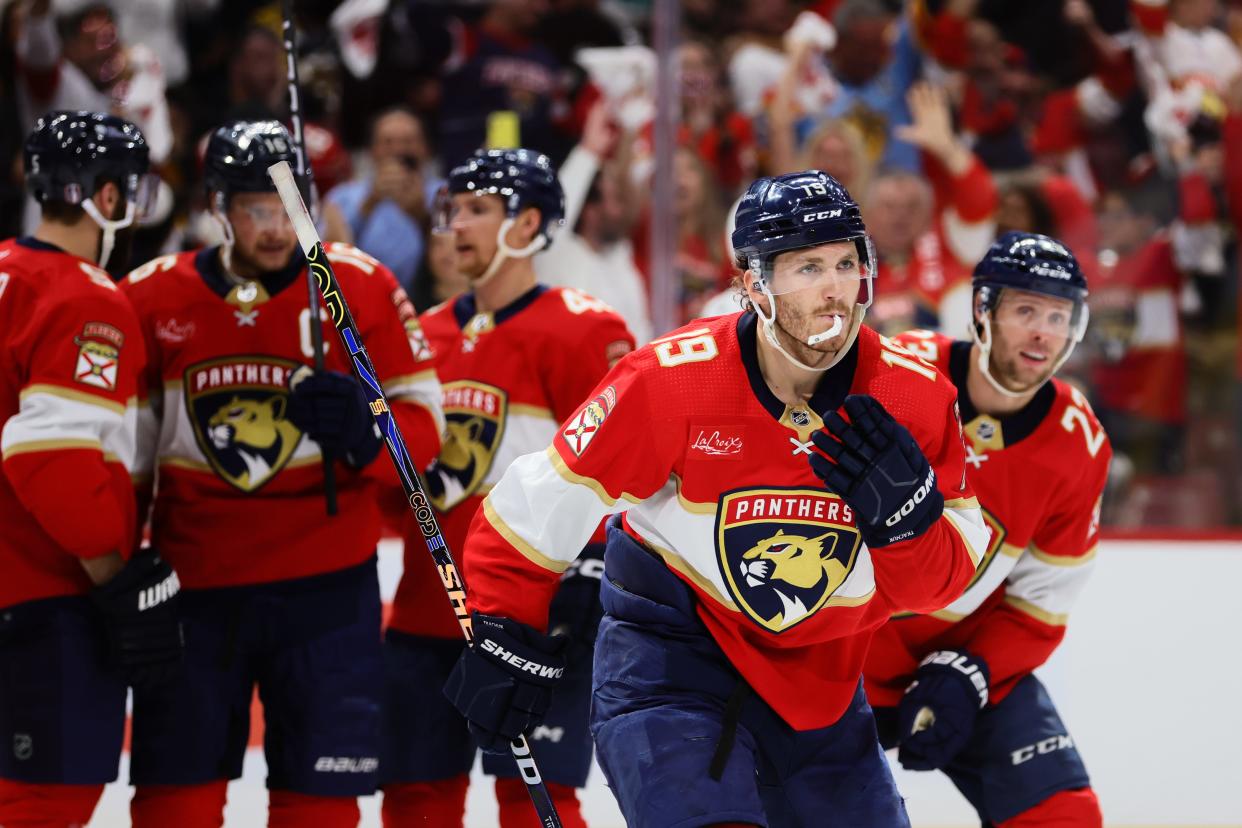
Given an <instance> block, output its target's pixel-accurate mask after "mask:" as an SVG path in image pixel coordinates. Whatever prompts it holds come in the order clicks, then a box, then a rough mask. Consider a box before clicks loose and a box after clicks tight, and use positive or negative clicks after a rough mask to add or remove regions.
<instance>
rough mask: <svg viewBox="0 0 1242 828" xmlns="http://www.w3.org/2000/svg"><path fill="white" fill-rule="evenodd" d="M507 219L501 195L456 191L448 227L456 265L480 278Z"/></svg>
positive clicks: (472, 275) (493, 254) (471, 276)
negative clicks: (480, 194)
mask: <svg viewBox="0 0 1242 828" xmlns="http://www.w3.org/2000/svg"><path fill="white" fill-rule="evenodd" d="M504 220H505V208H504V203H503V202H502V201H501V200H500V196H495V195H482V196H478V195H475V194H473V193H456V194H454V195H453V208H452V215H451V217H450V219H449V230H451V231H452V233H453V246H454V248H455V250H456V253H457V269H458V270H459V271H460V272H462V273H464V274H465V275H466V276H469V277H470V279H471V280H473V279H477V278H478V277H480V276H482V275H483V272H484V271H486V270H487V266H488V265H489V264H491V261H492V257H493V256H495V255H496V234H497V233H498V232H499V231H500V225H501V224H502V223H504Z"/></svg>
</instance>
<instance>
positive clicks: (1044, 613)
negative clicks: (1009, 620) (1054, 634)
mask: <svg viewBox="0 0 1242 828" xmlns="http://www.w3.org/2000/svg"><path fill="white" fill-rule="evenodd" d="M1005 603H1006V604H1008V605H1009V606H1011V607H1014V608H1015V609H1017V610H1020V611H1022V612H1024V613H1026V614H1027V615H1029V616H1031V617H1032V618H1034V619H1036V620H1039V621H1043V622H1044V623H1045V624H1048V625H1050V626H1053V627H1064V626H1065V625H1066V623H1067V622H1068V621H1069V615H1068V614H1067V613H1058V612H1048V610H1046V609H1043V608H1041V607H1038V606H1036V605H1035V604H1032V603H1031V602H1030V601H1027V600H1025V599H1023V598H1019V597H1017V596H1016V595H1006V596H1005Z"/></svg>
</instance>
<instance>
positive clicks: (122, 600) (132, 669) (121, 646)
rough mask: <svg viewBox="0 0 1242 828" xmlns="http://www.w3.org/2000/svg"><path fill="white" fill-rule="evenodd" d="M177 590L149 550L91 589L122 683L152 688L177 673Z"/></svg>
mask: <svg viewBox="0 0 1242 828" xmlns="http://www.w3.org/2000/svg"><path fill="white" fill-rule="evenodd" d="M180 591H181V582H180V581H178V580H177V573H176V572H173V569H172V567H171V566H169V565H168V563H167V562H166V561H165V560H164V559H163V558H161V557H160V556H159V555H157V554H155V553H152V552H143V553H139V554H137V555H135V556H134V557H133V558H131V559H130V560H129V561H128V562H127V563H126V564H125V567H124V568H123V569H122V570H121V571H120V572H118V573H117V574H116V575H115V576H114V577H113V578H112V580H110V581H108V582H107V583H106V584H101V585H100V586H97V587H95V588H94V589H93V590H91V600H92V601H94V603H95V606H96V607H98V608H99V610H100V612H102V613H103V616H104V626H105V629H106V631H107V635H108V655H109V658H110V660H111V662H112V663H113V665H114V666H115V667H116V668H117V669H118V670H119V671H120V672H121V674H122V675H123V676H124V677H125V681H126V683H127V684H130V685H132V686H134V687H144V688H146V687H154V686H157V685H159V684H161V683H163V682H165V681H167V680H168V679H170V678H172V677H173V676H174V675H176V672H177V670H178V669H180V665H181V654H182V650H183V649H184V640H183V637H182V633H181V620H180V617H179V615H178V613H177V604H178V602H179V600H180V598H179V596H178V593H179V592H180Z"/></svg>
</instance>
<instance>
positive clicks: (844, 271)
mask: <svg viewBox="0 0 1242 828" xmlns="http://www.w3.org/2000/svg"><path fill="white" fill-rule="evenodd" d="M862 275H863V265H862V262H861V261H860V258H859V255H858V247H857V246H856V245H855V244H854V242H832V243H831V244H821V245H819V246H818V247H805V248H802V249H801V250H790V251H788V252H785V253H780V254H778V255H777V256H776V258H775V259H774V260H773V262H772V274H771V276H770V277H769V284H770V286H771V290H772V293H773V294H774V299H775V301H776V329H777V336H779V337H781V340H782V342H781V344H782V346H783V347H784V348H785V349H786V350H790V349H791V348H792V349H793V350H791V351H790V352H791V353H793V354H794V356H796V357H798V359H799V360H801V361H802V362H805V363H806V364H807V365H811V366H816V365H818V364H821V363H823V362H825V361H826V360H827V359H830V358H832V357H833V356H835V355H836V353H837V351H839V350H840V349H841V348H842V347H843V346H844V345H845V340H846V339H847V338H848V336H849V328H850V324H849V323H850V314H851V313H853V310H854V305H855V303H856V302H857V301H858V293H859V290H860V288H861V279H862ZM751 300H752V301H756V300H758V301H761V302H766V301H767V299H766V298H765V297H764V296H763V295H762V294H761V293H760V294H755V293H753V292H752V295H751ZM838 316H840V317H841V332H840V333H839V334H837V335H836V336H834V337H832V338H831V339H826V340H824V341H823V342H820V343H819V344H817V345H814V346H809V345H807V344H806V341H807V339H809V338H810V337H812V336H814V335H815V334H819V333H823V332H824V331H827V330H830V329H831V328H832V327H833V325H834V324H835V323H836V317H838Z"/></svg>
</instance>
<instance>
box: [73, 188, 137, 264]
mask: <svg viewBox="0 0 1242 828" xmlns="http://www.w3.org/2000/svg"><path fill="white" fill-rule="evenodd" d="M82 209H83V210H85V211H86V214H87V215H88V216H90V217H91V221H93V222H95V224H97V225H99V229H100V230H102V231H103V239H102V240H101V243H100V245H99V261H98V262H96V264H98V265H99V266H100V267H101V268H103V269H105V270H107V268H108V259H110V258H111V257H112V248H114V247H116V231H117V230H124V229H125V228H126V227H129V226H130V225H131V224H133V223H134V214H135V213H136V212H137V209H138V207H137V205H136V204H134V202H132V201H126V202H125V216H124V217H123V218H119V219H117V220H115V221H113V220H112V219H106V218H104V217H103V214H102V213H100V212H99V208H98V207H97V206H95V200H94V199H91V198H88V199H85V200H84V201H83V202H82Z"/></svg>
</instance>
